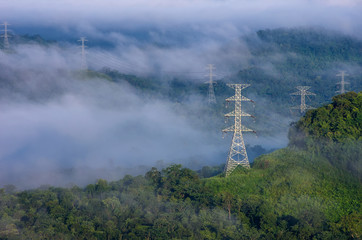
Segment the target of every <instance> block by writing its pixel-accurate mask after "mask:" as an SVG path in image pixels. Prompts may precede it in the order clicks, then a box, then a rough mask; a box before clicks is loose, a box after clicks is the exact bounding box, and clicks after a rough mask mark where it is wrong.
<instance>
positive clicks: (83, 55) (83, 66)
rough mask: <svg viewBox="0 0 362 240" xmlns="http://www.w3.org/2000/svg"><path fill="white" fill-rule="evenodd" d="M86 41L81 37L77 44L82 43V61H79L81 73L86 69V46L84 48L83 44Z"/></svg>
mask: <svg viewBox="0 0 362 240" xmlns="http://www.w3.org/2000/svg"><path fill="white" fill-rule="evenodd" d="M87 41H88V40H87V39H86V38H85V37H81V38H80V39H79V40H78V42H81V43H82V46H81V49H82V60H81V69H82V70H83V71H87V69H88V67H87V59H86V51H85V48H86V47H87V46H85V42H87Z"/></svg>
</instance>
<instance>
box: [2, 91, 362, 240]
mask: <svg viewBox="0 0 362 240" xmlns="http://www.w3.org/2000/svg"><path fill="white" fill-rule="evenodd" d="M360 100H361V93H358V94H356V93H347V94H345V95H341V96H337V97H335V98H334V99H333V103H331V105H327V106H325V107H322V108H319V109H316V110H313V111H310V112H308V113H307V114H306V116H305V117H304V118H302V119H301V120H300V121H299V122H297V123H296V124H295V125H294V127H293V128H292V130H291V134H290V139H291V144H290V146H289V147H288V148H286V149H281V150H277V151H275V152H273V153H271V154H268V155H263V156H261V157H259V158H257V159H256V160H255V163H254V165H253V167H252V169H244V168H241V167H238V168H237V169H236V170H235V171H234V172H233V173H232V174H231V176H230V177H228V178H225V177H224V176H223V174H219V175H217V176H213V175H215V174H216V173H217V172H219V171H220V169H222V166H219V167H205V168H203V169H202V170H201V171H200V172H199V174H200V175H202V177H200V175H198V174H197V173H196V172H194V171H192V170H190V169H187V168H182V166H181V165H172V166H169V167H167V168H165V169H163V170H161V171H159V170H158V169H156V168H152V169H151V170H150V171H149V172H147V173H146V174H145V176H137V177H132V176H125V177H124V178H123V179H121V180H119V181H116V182H107V181H105V180H102V179H99V180H98V181H97V182H96V183H95V184H90V185H88V186H86V187H85V188H79V187H77V186H74V187H72V188H69V189H66V188H55V187H44V188H39V189H35V190H27V191H20V192H16V191H15V189H14V187H13V186H6V187H5V188H3V189H1V190H0V238H1V239H288V240H289V239H360V238H361V237H362V205H361V203H362V185H361V182H360V180H359V179H358V177H356V175H354V174H351V173H350V171H349V169H345V168H341V167H340V162H338V160H336V159H335V160H333V155H331V156H332V159H331V158H330V155H328V154H327V151H322V150H316V147H315V146H314V145H311V144H310V141H317V140H318V139H320V138H321V137H322V138H325V137H327V140H326V141H328V142H330V143H331V144H346V143H349V144H350V143H352V142H353V143H356V142H357V143H359V142H358V140H360V137H361V136H360V135H355V134H354V132H353V131H350V132H349V131H345V130H343V131H342V130H340V131H341V135H339V134H337V135H334V134H332V135H330V134H328V131H327V132H324V130H323V129H325V126H324V125H326V124H333V123H334V121H337V122H338V123H339V125H338V124H337V126H339V128H338V129H354V127H357V130H360V128H358V126H360V124H361V121H359V120H358V119H360V118H359V116H360V114H361V108H360V107H357V109H356V108H355V107H354V106H360V105H359V104H360ZM355 104H357V105H355ZM331 106H332V107H331ZM342 106H343V107H342ZM346 106H349V107H346ZM325 110H328V112H327V113H326V116H325V117H324V118H319V119H318V118H317V117H316V116H319V113H320V112H323V111H325ZM328 114H331V116H333V117H328ZM348 116H357V117H356V118H354V117H352V119H349V118H348ZM334 117H335V118H334ZM353 119H355V120H356V121H355V120H353ZM318 121H321V122H320V123H322V122H325V123H323V124H318ZM339 121H340V122H339ZM342 125H343V126H342ZM338 129H336V131H337V130H338ZM297 130H298V131H297ZM320 133H324V134H320ZM334 136H338V137H334ZM347 139H350V140H347ZM351 139H352V140H353V141H352V140H351ZM300 142H303V143H304V144H299V143H300ZM357 143H356V144H357ZM338 146H342V148H337V147H338ZM344 146H348V145H336V146H335V149H334V152H333V154H336V153H337V152H338V151H343V153H344V151H345V149H343V147H344ZM354 150H357V151H361V149H355V148H354ZM351 151H352V150H351ZM351 154H352V152H351ZM355 154H356V153H355ZM349 156H352V155H349ZM360 156H361V154H359V155H358V154H357V155H356V157H357V161H355V159H353V157H351V159H349V160H350V161H355V162H357V163H358V164H361V159H360ZM346 161H348V159H346ZM342 165H343V164H342ZM210 176H213V177H210Z"/></svg>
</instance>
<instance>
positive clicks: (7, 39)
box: [1, 22, 10, 50]
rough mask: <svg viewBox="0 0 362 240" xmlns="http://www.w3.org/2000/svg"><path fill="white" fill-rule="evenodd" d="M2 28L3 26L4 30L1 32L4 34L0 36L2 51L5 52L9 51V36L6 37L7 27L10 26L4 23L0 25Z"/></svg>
mask: <svg viewBox="0 0 362 240" xmlns="http://www.w3.org/2000/svg"><path fill="white" fill-rule="evenodd" d="M1 25H2V26H4V30H2V31H3V32H4V34H3V35H1V36H2V37H3V38H4V49H5V50H9V48H10V45H9V36H8V26H9V25H10V24H9V23H7V22H4V23H3V24H1Z"/></svg>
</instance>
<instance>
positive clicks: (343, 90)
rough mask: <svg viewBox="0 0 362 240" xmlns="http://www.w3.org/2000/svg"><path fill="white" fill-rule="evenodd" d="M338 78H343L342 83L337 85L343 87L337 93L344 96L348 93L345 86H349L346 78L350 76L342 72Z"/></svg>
mask: <svg viewBox="0 0 362 240" xmlns="http://www.w3.org/2000/svg"><path fill="white" fill-rule="evenodd" d="M336 76H337V77H341V81H340V82H338V83H337V84H338V85H341V88H340V90H338V91H336V92H337V93H341V94H343V93H345V92H346V88H345V85H346V84H349V82H346V81H344V77H345V76H348V74H346V71H340V72H339V74H337V75H336Z"/></svg>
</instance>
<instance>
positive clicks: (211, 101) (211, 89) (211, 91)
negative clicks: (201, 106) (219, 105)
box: [206, 64, 216, 104]
mask: <svg viewBox="0 0 362 240" xmlns="http://www.w3.org/2000/svg"><path fill="white" fill-rule="evenodd" d="M207 69H209V74H208V75H206V76H208V77H209V82H208V83H209V92H208V103H209V104H215V103H216V98H215V91H214V81H213V79H212V78H213V76H215V75H213V72H212V70H214V69H215V68H214V65H213V64H209V65H207Z"/></svg>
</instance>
